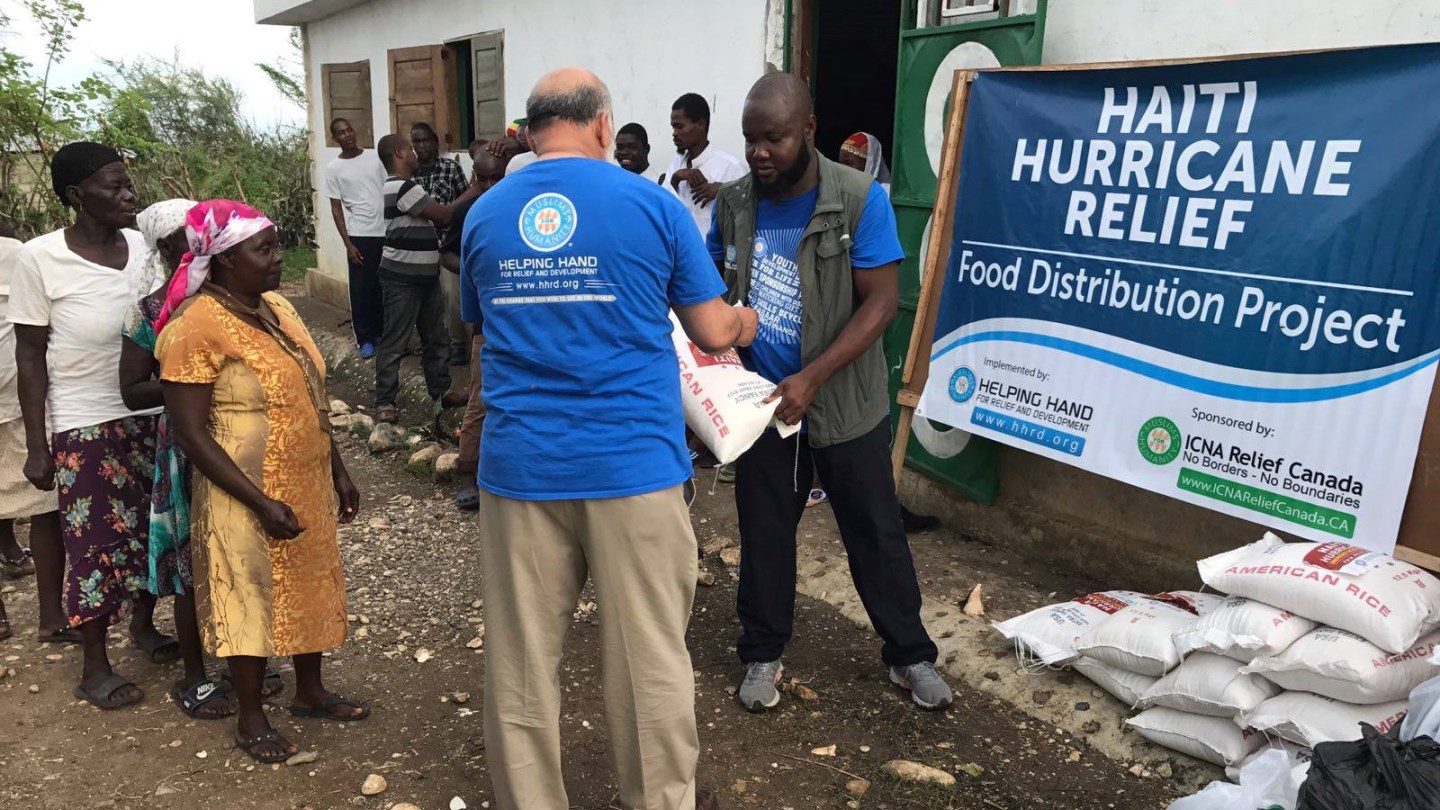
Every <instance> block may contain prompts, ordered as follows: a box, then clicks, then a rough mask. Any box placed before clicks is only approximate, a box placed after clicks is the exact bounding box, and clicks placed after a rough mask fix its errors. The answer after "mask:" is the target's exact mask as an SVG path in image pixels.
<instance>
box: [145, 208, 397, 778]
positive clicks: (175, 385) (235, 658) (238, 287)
mask: <svg viewBox="0 0 1440 810" xmlns="http://www.w3.org/2000/svg"><path fill="white" fill-rule="evenodd" d="M186 238H187V241H188V243H189V247H190V253H189V254H187V255H186V262H185V263H184V264H182V266H181V267H180V268H179V270H177V271H176V273H175V276H174V279H173V280H172V282H171V286H170V289H169V291H168V293H167V295H166V303H165V306H164V308H163V309H162V310H161V312H160V316H159V317H158V318H157V319H156V329H157V330H158V331H159V333H160V336H159V340H158V342H157V344H156V347H155V355H156V357H157V358H158V359H159V361H160V379H161V381H162V383H163V385H164V389H165V407H166V410H167V411H168V412H169V414H170V419H171V422H172V425H173V429H174V432H175V438H176V440H177V441H178V442H179V444H180V447H181V449H182V450H183V451H184V452H185V455H187V456H188V457H189V458H190V460H191V463H192V464H193V466H194V469H195V479H194V485H193V493H192V502H191V507H190V515H191V521H192V522H191V544H192V554H193V557H194V572H195V573H194V577H195V601H196V613H197V616H198V618H199V619H200V623H201V632H202V635H203V638H204V642H205V647H206V648H207V650H209V652H210V653H212V654H213V655H215V656H217V657H223V658H226V659H228V662H229V665H230V675H231V680H232V681H233V683H234V689H235V698H236V702H237V704H238V707H239V710H238V712H237V714H236V717H237V720H238V723H237V731H236V742H237V744H238V745H239V746H240V748H241V749H242V750H244V751H245V752H246V753H248V754H249V755H250V756H251V757H253V758H255V759H256V760H259V761H261V762H267V763H268V762H279V761H282V760H284V759H286V758H288V757H289V756H291V755H292V754H294V753H296V752H297V751H298V750H299V749H298V748H297V747H296V746H295V745H294V744H292V743H290V742H289V741H288V740H286V739H285V738H283V737H282V736H280V734H279V733H278V732H276V731H275V730H274V729H273V728H271V726H270V723H269V721H268V720H267V719H266V717H265V712H264V708H263V706H262V703H261V686H262V681H263V680H264V676H265V665H266V659H268V658H269V657H271V656H291V657H292V658H293V659H294V663H295V681H296V684H295V698H294V701H293V703H292V704H291V706H290V712H291V713H292V714H294V715H296V716H298V717H318V718H322V719H329V720H340V721H352V720H362V719H364V718H365V717H367V716H368V715H369V713H370V710H369V707H368V706H367V705H366V704H365V703H364V702H363V701H360V700H352V699H350V698H345V697H342V696H340V695H336V694H333V693H331V692H328V691H326V689H325V686H324V684H323V682H322V680H321V676H320V661H321V653H322V652H323V651H325V650H330V649H334V648H336V647H338V646H340V644H341V643H343V642H344V640H345V631H346V623H345V578H344V573H343V571H342V570H341V565H340V548H339V545H338V543H337V539H336V521H337V516H338V519H339V521H340V522H349V521H350V520H353V519H354V517H355V513H356V511H357V509H358V507H359V501H360V496H359V493H358V492H356V490H355V485H354V484H353V483H351V481H350V475H349V473H347V472H346V470H345V465H344V462H343V461H342V460H341V458H340V454H339V452H338V451H337V450H336V448H335V447H334V445H333V444H332V443H331V441H330V425H329V420H328V417H327V412H328V410H329V408H328V404H327V403H328V400H327V398H326V395H325V365H324V361H323V360H322V359H321V357H320V352H319V350H318V349H316V347H315V343H314V341H312V340H311V338H310V333H309V332H308V331H307V330H306V329H305V325H304V323H302V322H301V320H300V317H299V315H297V314H296V312H295V310H294V308H292V307H291V306H290V303H289V302H288V301H286V300H285V299H284V298H283V297H281V296H280V295H279V294H278V293H276V292H275V289H276V288H277V287H279V285H280V270H281V254H280V246H279V242H278V240H277V238H276V234H275V227H274V225H272V224H271V223H270V221H269V220H268V219H266V218H265V216H264V215H263V214H261V213H260V212H258V211H256V210H254V209H253V208H250V207H249V206H247V205H243V204H241V203H236V202H231V201H229V200H212V201H210V202H205V203H201V204H200V205H197V206H196V207H195V208H194V209H192V210H191V211H190V213H189V215H188V216H187V220H186Z"/></svg>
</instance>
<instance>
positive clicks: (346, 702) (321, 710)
mask: <svg viewBox="0 0 1440 810" xmlns="http://www.w3.org/2000/svg"><path fill="white" fill-rule="evenodd" d="M342 705H343V706H354V707H355V708H357V709H359V710H360V713H359V714H336V713H335V712H333V711H331V709H333V708H335V707H336V706H342ZM290 714H291V715H292V716H294V717H313V718H316V719H318V720H334V721H335V722H337V723H354V722H356V721H358V720H364V719H365V718H367V717H369V716H370V704H369V703H366V702H365V701H363V700H351V699H350V698H347V697H345V696H344V695H337V694H334V693H331V694H329V695H326V696H325V698H324V699H323V700H321V701H320V705H319V706H313V707H311V706H295V705H291V707H290Z"/></svg>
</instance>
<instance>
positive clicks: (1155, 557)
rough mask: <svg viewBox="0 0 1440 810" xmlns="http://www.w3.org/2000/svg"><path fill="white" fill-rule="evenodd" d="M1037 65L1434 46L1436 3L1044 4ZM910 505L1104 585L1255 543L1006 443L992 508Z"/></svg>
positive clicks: (1204, 513)
mask: <svg viewBox="0 0 1440 810" xmlns="http://www.w3.org/2000/svg"><path fill="white" fill-rule="evenodd" d="M1049 9H1050V11H1049V19H1048V22H1047V25H1046V31H1045V51H1044V55H1045V62H1046V63H1047V64H1068V63H1077V62H1110V61H1122V60H1135V59H1166V58H1179V57H1193V56H1213V55H1222V54H1244V53H1258V52H1268V51H1284V50H1305V49H1317V48H1341V47H1358V46H1367V45H1386V44H1398V43H1407V42H1433V41H1437V40H1440V2H1436V0H1374V2H1363V3H1357V2H1354V0H1306V2H1297V1H1296V0H1290V2H1268V3H1267V2H1260V3H1257V2H1253V0H1205V2H1193V0H1050V6H1049ZM904 495H905V497H906V499H907V502H908V503H910V505H911V506H912V508H914V507H917V506H918V507H921V508H924V509H929V510H932V511H934V512H937V513H940V514H942V515H943V516H944V517H946V518H947V524H948V525H950V526H951V527H954V528H956V529H958V530H960V531H962V532H965V533H969V534H971V535H974V536H975V537H978V538H981V539H985V540H987V541H990V542H994V543H996V544H999V545H1003V546H1008V547H1013V548H1016V549H1017V550H1021V551H1024V552H1026V553H1029V554H1033V555H1035V556H1040V557H1048V558H1050V559H1053V560H1054V561H1055V562H1056V563H1057V564H1060V565H1065V566H1073V567H1075V568H1078V569H1080V570H1083V571H1086V572H1088V573H1090V574H1092V575H1093V576H1095V577H1096V578H1097V579H1099V580H1100V581H1103V582H1106V583H1108V584H1109V585H1111V586H1113V587H1131V588H1137V589H1141V590H1149V591H1156V590H1163V589H1167V588H1170V589H1173V588H1176V587H1181V586H1183V585H1188V584H1198V581H1197V580H1196V575H1195V566H1194V561H1195V560H1196V559H1197V558H1199V557H1203V556H1207V555H1209V554H1212V553H1215V552H1218V551H1223V550H1225V549H1227V548H1231V547H1234V546H1236V545H1240V544H1241V543H1244V542H1249V541H1252V540H1255V539H1258V538H1259V536H1260V534H1261V532H1262V531H1264V529H1263V528H1262V527H1261V526H1259V525H1258V524H1253V523H1249V522H1247V521H1243V520H1240V519H1237V518H1232V517H1229V516H1226V515H1221V514H1219V513H1216V512H1211V511H1209V510H1206V509H1201V508H1200V507H1198V506H1193V505H1190V504H1187V503H1183V502H1181V501H1177V500H1174V499H1172V498H1167V497H1164V496H1161V495H1157V494H1154V493H1151V492H1148V491H1145V490H1142V489H1139V488H1137V487H1132V486H1129V485H1127V484H1122V483H1120V482H1118V481H1114V480H1112V479H1109V478H1103V477H1101V476H1098V475H1094V474H1091V473H1087V472H1085V471H1083V470H1080V469H1078V468H1076V467H1071V466H1068V465H1064V464H1060V463H1059V462H1055V461H1051V460H1049V459H1045V458H1041V457H1040V456H1036V455H1033V454H1031V453H1027V452H1024V451H1022V450H1018V449H1015V448H1011V447H1005V448H1002V450H1001V457H1000V495H999V497H998V499H997V501H996V503H995V505H994V506H993V507H985V506H981V505H979V504H975V503H973V502H969V501H965V500H963V499H961V498H959V497H958V496H956V495H955V494H954V493H953V491H950V490H948V489H947V488H945V487H943V486H941V485H937V484H935V483H934V482H932V481H930V480H929V479H926V478H924V477H923V476H921V475H918V474H916V473H913V472H912V473H910V475H909V477H908V479H907V481H906V484H905V488H904Z"/></svg>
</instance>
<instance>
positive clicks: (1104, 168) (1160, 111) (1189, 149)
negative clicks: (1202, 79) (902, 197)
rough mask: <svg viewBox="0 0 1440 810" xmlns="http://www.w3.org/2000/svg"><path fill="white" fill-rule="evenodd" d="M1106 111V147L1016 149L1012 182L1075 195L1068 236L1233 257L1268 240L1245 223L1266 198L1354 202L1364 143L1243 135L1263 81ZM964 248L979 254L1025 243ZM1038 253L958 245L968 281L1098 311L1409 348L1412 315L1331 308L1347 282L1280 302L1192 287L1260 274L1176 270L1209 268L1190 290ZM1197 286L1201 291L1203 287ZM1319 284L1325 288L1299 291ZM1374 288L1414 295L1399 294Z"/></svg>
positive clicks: (1127, 95) (1109, 95) (1107, 98)
mask: <svg viewBox="0 0 1440 810" xmlns="http://www.w3.org/2000/svg"><path fill="white" fill-rule="evenodd" d="M1177 94H1178V98H1177V97H1176V96H1177ZM1099 102H1100V104H1099V114H1098V118H1097V124H1096V133H1097V135H1098V136H1100V137H1094V138H1090V139H1080V138H1071V139H1064V138H1051V139H1047V138H1039V139H1034V138H1018V139H1016V140H1015V147H1014V153H1013V162H1012V166H1011V173H1010V178H1009V179H1010V181H1011V183H1014V184H1020V185H1022V186H1023V185H1037V186H1038V185H1044V184H1049V185H1052V186H1058V187H1072V186H1078V187H1075V188H1072V189H1071V190H1070V194H1069V199H1068V204H1067V205H1066V207H1065V209H1064V214H1063V219H1062V221H1059V222H1055V223H1053V225H1054V227H1055V228H1057V229H1058V230H1059V231H1060V232H1061V233H1063V234H1064V236H1066V237H1083V238H1088V239H1104V240H1113V241H1116V242H1121V243H1128V244H1130V245H1163V246H1170V247H1180V248H1194V249H1203V250H1206V251H1210V252H1212V255H1213V252H1223V251H1226V250H1227V249H1229V248H1231V247H1233V246H1234V245H1236V244H1238V243H1239V242H1240V241H1241V240H1243V239H1245V238H1247V237H1249V238H1252V239H1263V238H1265V237H1264V236H1263V235H1256V234H1251V233H1250V231H1249V230H1247V224H1248V222H1249V218H1250V216H1251V215H1252V213H1254V212H1255V208H1256V206H1263V205H1265V204H1266V201H1267V199H1275V198H1278V197H1286V196H1289V197H1305V196H1309V197H1313V198H1326V197H1331V198H1334V197H1346V196H1348V195H1349V194H1350V192H1351V180H1352V178H1351V173H1352V169H1353V167H1352V163H1353V162H1354V161H1355V160H1356V158H1357V156H1358V155H1359V154H1360V153H1361V151H1362V149H1363V146H1364V144H1363V141H1362V140H1360V139H1332V140H1315V139H1300V140H1265V141H1262V140H1254V139H1250V138H1247V137H1244V136H1246V135H1248V133H1249V132H1250V127H1251V124H1252V121H1253V119H1254V117H1255V115H1256V111H1257V108H1259V107H1261V106H1262V101H1261V87H1260V84H1259V82H1256V81H1244V82H1218V83H1211V84H1185V85H1182V86H1180V87H1179V88H1178V90H1175V91H1172V89H1170V88H1167V87H1166V86H1163V85H1157V86H1154V87H1152V88H1149V89H1148V90H1147V91H1144V92H1142V90H1141V89H1140V88H1138V87H1106V88H1104V91H1103V98H1102V99H1099ZM1222 129H1223V131H1224V133H1225V135H1226V136H1227V137H1226V140H1225V143H1224V145H1223V146H1222V142H1221V141H1220V140H1219V139H1217V138H1215V137H1209V136H1215V135H1217V134H1218V133H1221V132H1222ZM1157 136H1159V139H1158V140H1157V139H1156V138H1157ZM1237 137H1238V140H1236V139H1235V138H1237ZM1222 195H1229V196H1222ZM1236 195H1243V196H1236ZM1042 224H1047V223H1042ZM962 242H963V244H964V245H970V246H974V247H977V248H1006V247H1012V248H1013V247H1015V246H1007V245H1000V244H993V243H986V242H978V241H964V240H962ZM1016 249H1017V250H1019V251H1024V250H1026V249H1025V248H1016ZM986 252H987V253H989V251H986ZM1032 252H1038V253H1045V254H1047V256H1046V258H1036V257H1028V258H1027V257H1026V256H1023V255H1017V256H1016V257H1015V259H1014V260H1013V261H1006V260H1001V261H990V260H986V259H982V258H977V251H976V250H972V249H962V250H961V252H960V257H959V261H958V262H957V263H956V264H957V265H958V273H957V275H958V280H959V281H961V282H962V283H968V284H971V285H974V286H977V287H989V288H995V289H1001V290H1006V291H1010V292H1017V291H1020V290H1022V289H1023V290H1024V292H1025V293H1026V294H1028V295H1032V296H1040V297H1046V298H1051V299H1056V300H1060V301H1074V302H1077V303H1080V304H1084V305H1088V306H1094V307H1110V308H1114V309H1127V308H1128V309H1130V310H1133V311H1135V312H1137V313H1142V314H1149V315H1155V316H1158V317H1163V318H1172V319H1179V320H1183V321H1195V322H1198V323H1206V324H1212V325H1215V326H1228V327H1230V328H1233V329H1237V330H1248V331H1253V332H1257V333H1264V334H1270V335H1273V334H1276V333H1278V334H1280V335H1284V336H1285V337H1287V338H1290V339H1292V340H1293V341H1295V342H1296V343H1297V344H1298V348H1299V350H1300V351H1302V352H1308V351H1310V350H1312V349H1314V348H1315V347H1317V346H1322V345H1333V346H1346V345H1349V346H1354V347H1358V348H1359V349H1361V350H1374V351H1377V352H1389V353H1392V354H1399V353H1400V352H1401V350H1402V345H1403V344H1404V333H1403V330H1404V327H1405V325H1406V322H1407V318H1406V313H1405V309H1404V308H1403V307H1401V306H1388V305H1386V306H1383V307H1380V308H1377V309H1372V310H1368V311H1367V310H1365V309H1359V308H1357V309H1351V308H1347V307H1340V306H1335V305H1334V303H1333V301H1331V300H1328V299H1329V298H1331V297H1334V298H1339V297H1340V296H1339V295H1335V294H1334V293H1333V292H1332V294H1331V296H1327V293H1326V291H1325V288H1326V287H1331V288H1338V289H1340V290H1344V289H1351V288H1352V285H1348V284H1340V283H1325V282H1312V283H1310V284H1304V283H1302V284H1297V285H1286V287H1285V288H1283V289H1282V290H1280V291H1278V292H1277V289H1276V288H1275V287H1274V286H1273V285H1270V286H1265V287H1262V286H1259V285H1255V284H1246V285H1244V286H1243V288H1242V289H1241V290H1240V291H1239V294H1238V296H1233V297H1232V296H1231V295H1229V294H1227V292H1224V291H1219V290H1213V289H1210V290H1207V289H1204V288H1203V287H1202V288H1201V289H1191V288H1190V287H1189V286H1188V284H1189V283H1200V282H1203V281H1208V280H1210V279H1223V280H1224V281H1225V282H1226V283H1230V282H1232V281H1233V279H1235V278H1238V277H1252V278H1263V277H1256V276H1253V275H1250V274H1245V273H1239V272H1227V271H1224V270H1209V269H1205V268H1191V267H1181V266H1175V267H1174V269H1175V270H1177V271H1178V270H1199V271H1200V272H1201V275H1199V276H1193V275H1190V276H1185V278H1186V282H1182V281H1181V277H1182V274H1181V273H1180V272H1173V273H1172V272H1165V270H1166V268H1167V266H1166V265H1160V264H1153V263H1146V262H1131V263H1132V264H1137V265H1147V264H1148V266H1149V267H1153V268H1159V270H1160V272H1159V273H1158V275H1159V276H1160V277H1159V278H1156V275H1157V272H1156V270H1155V269H1147V270H1142V269H1136V270H1130V271H1126V270H1121V269H1118V268H1113V267H1109V266H1106V267H1103V268H1101V269H1098V270H1097V269H1094V268H1086V267H1084V266H1077V265H1078V264H1079V261H1083V260H1085V259H1087V258H1088V259H1091V260H1097V259H1098V260H1101V261H1111V260H1107V259H1105V258H1104V257H1097V256H1085V255H1083V254H1065V253H1062V252H1058V251H1032ZM1077 260H1078V261H1077ZM1115 261H1119V262H1121V263H1124V262H1125V260H1123V259H1118V260H1115ZM1197 278H1198V279H1199V280H1200V282H1197V281H1194V280H1195V279H1197ZM1268 280H1275V281H1285V280H1287V279H1279V278H1276V279H1268ZM1316 287H1318V288H1319V291H1318V292H1309V293H1305V292H1301V291H1302V290H1306V289H1307V288H1308V289H1314V288H1316ZM1292 289H1293V290H1294V291H1295V292H1294V293H1291V290H1292ZM1372 291H1375V292H1385V293H1394V294H1396V295H1400V296H1408V295H1409V293H1408V291H1402V290H1394V291H1392V290H1372ZM1282 296H1283V297H1282Z"/></svg>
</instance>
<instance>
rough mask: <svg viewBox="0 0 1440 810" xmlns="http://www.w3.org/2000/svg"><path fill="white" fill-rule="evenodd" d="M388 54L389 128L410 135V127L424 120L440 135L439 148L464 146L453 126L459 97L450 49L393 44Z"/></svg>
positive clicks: (449, 148) (436, 46)
mask: <svg viewBox="0 0 1440 810" xmlns="http://www.w3.org/2000/svg"><path fill="white" fill-rule="evenodd" d="M388 56H389V61H390V131H391V132H394V133H396V134H399V135H405V136H409V134H410V127H412V126H414V125H415V124H416V123H418V122H420V121H424V122H426V123H428V124H430V126H432V127H434V128H435V132H436V134H438V135H439V136H440V149H441V150H442V151H446V152H452V151H456V150H458V149H462V148H464V147H463V146H461V145H459V140H460V138H459V133H457V132H456V128H455V119H456V116H455V112H456V111H457V110H458V108H459V100H458V96H457V93H456V91H455V71H454V67H453V66H452V64H451V62H450V50H449V49H448V48H446V47H445V46H444V45H422V46H420V47H417V48H396V49H394V50H392V51H390V52H389V53H388Z"/></svg>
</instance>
